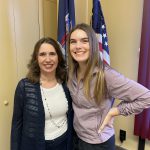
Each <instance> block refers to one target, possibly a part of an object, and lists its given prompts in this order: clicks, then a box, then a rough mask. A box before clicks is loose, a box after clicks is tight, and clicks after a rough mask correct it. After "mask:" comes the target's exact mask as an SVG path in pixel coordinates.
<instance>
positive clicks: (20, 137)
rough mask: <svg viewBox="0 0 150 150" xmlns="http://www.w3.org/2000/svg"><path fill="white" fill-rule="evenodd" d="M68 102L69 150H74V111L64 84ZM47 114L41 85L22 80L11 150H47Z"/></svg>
mask: <svg viewBox="0 0 150 150" xmlns="http://www.w3.org/2000/svg"><path fill="white" fill-rule="evenodd" d="M62 87H63V89H64V92H65V95H66V98H67V100H68V112H67V119H68V130H67V137H68V142H67V150H72V130H73V110H72V100H71V96H70V93H69V90H68V88H67V87H66V85H65V84H62ZM44 127H45V113H44V106H43V102H42V98H41V90H40V84H39V83H31V82H30V81H29V80H28V79H22V80H21V81H20V82H19V83H18V85H17V88H16V92H15V97H14V112H13V118H12V129H11V150H45V138H44Z"/></svg>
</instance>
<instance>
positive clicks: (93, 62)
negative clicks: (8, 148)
mask: <svg viewBox="0 0 150 150" xmlns="http://www.w3.org/2000/svg"><path fill="white" fill-rule="evenodd" d="M77 29H80V30H83V31H84V32H85V33H86V34H87V36H88V38H89V45H90V55H89V59H88V61H87V69H86V71H85V75H84V78H83V79H84V80H83V89H84V93H85V96H86V97H87V99H90V98H91V95H90V83H91V80H92V76H93V71H94V69H95V67H97V68H98V72H97V73H96V82H95V87H94V99H95V102H96V104H97V105H100V103H101V102H102V101H103V100H104V99H105V97H106V91H107V89H106V82H105V77H104V64H103V61H102V60H101V57H100V52H99V45H98V40H97V37H96V34H95V32H94V30H93V29H92V28H91V27H90V26H89V25H87V24H84V23H82V24H78V25H76V26H75V27H74V28H73V29H72V30H71V32H70V33H69V35H68V41H67V49H68V74H69V80H68V82H70V83H71V80H72V77H73V75H74V73H75V70H77V68H78V63H77V62H76V61H75V60H74V59H73V58H72V56H71V54H70V36H71V34H72V32H74V31H75V30H77Z"/></svg>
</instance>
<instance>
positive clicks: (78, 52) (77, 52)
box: [74, 51, 85, 55]
mask: <svg viewBox="0 0 150 150" xmlns="http://www.w3.org/2000/svg"><path fill="white" fill-rule="evenodd" d="M74 53H75V54H77V55H81V54H84V53H85V52H84V51H76V52H74Z"/></svg>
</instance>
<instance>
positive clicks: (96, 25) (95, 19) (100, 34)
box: [92, 0, 110, 64]
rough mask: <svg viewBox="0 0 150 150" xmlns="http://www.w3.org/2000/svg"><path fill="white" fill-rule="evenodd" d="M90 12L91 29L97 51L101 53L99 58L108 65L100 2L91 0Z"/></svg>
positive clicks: (107, 48)
mask: <svg viewBox="0 0 150 150" xmlns="http://www.w3.org/2000/svg"><path fill="white" fill-rule="evenodd" d="M92 12H93V15H92V27H93V29H94V31H95V32H96V34H97V38H98V42H99V49H100V51H101V58H102V60H103V61H104V63H106V64H110V57H109V47H108V39H107V33H106V25H105V20H104V16H103V12H102V9H101V4H100V0H93V10H92Z"/></svg>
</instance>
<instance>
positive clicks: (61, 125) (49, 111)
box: [41, 86, 67, 128]
mask: <svg viewBox="0 0 150 150" xmlns="http://www.w3.org/2000/svg"><path fill="white" fill-rule="evenodd" d="M41 91H42V94H43V99H44V102H45V104H46V108H47V110H48V113H49V117H50V120H51V122H52V124H53V125H54V126H55V127H57V128H61V127H63V125H64V124H65V123H66V121H67V119H66V117H64V118H63V119H62V120H61V121H60V122H57V123H56V122H55V121H54V119H53V116H52V113H51V110H50V108H49V106H48V103H47V97H46V94H45V92H44V89H43V87H42V86H41Z"/></svg>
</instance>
